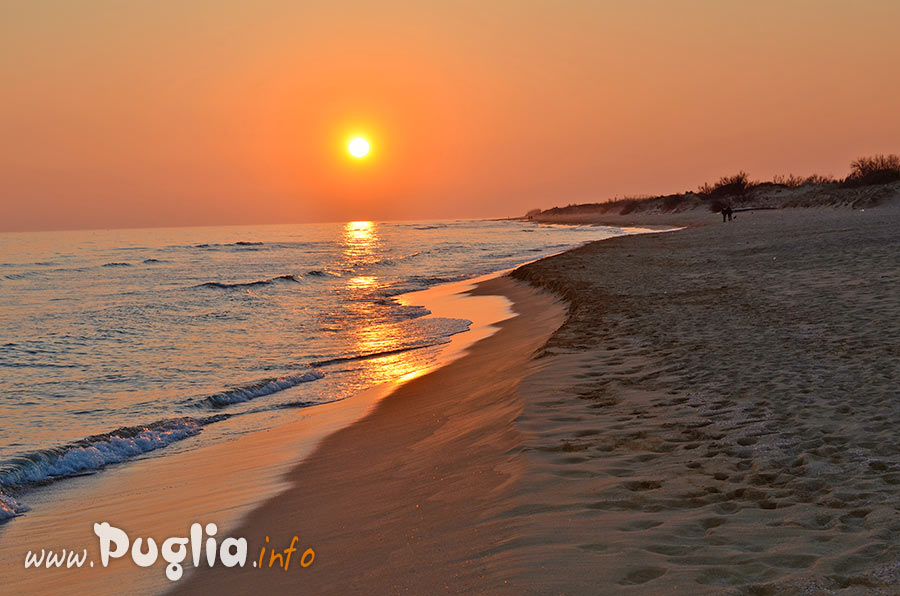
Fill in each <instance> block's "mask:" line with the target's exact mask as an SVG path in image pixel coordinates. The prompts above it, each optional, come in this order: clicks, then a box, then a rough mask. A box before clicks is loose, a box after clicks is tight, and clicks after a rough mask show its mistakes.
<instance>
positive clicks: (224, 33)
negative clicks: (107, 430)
mask: <svg viewBox="0 0 900 596" xmlns="http://www.w3.org/2000/svg"><path fill="white" fill-rule="evenodd" d="M898 22H900V2H896V1H895V0H860V1H856V2H850V1H840V2H838V1H831V0H810V1H800V0H781V1H772V2H769V1H752V2H751V1H747V2H739V1H737V0H657V1H653V0H633V1H628V2H626V1H621V2H614V1H606V0H594V1H586V0H581V1H578V0H553V1H549V0H548V1H536V0H478V1H469V0H442V1H437V0H434V1H430V2H428V1H421V0H420V1H415V2H414V1H411V0H380V1H379V2H363V1H359V0H304V1H297V0H293V1H276V0H256V1H253V2H250V1H246V2H237V1H232V0H216V1H212V0H210V1H177V2H176V1H169V0H154V1H144V0H134V1H131V2H121V1H120V0H91V1H88V0H82V1H73V0H58V1H54V0H38V1H34V2H17V1H13V0H0V139H2V140H0V231H30V230H53V229H101V228H121V227H151V226H184V225H223V224H262V223H293V222H298V223H299V222H320V221H347V220H400V219H446V218H470V217H506V216H516V215H521V214H523V213H525V212H526V211H527V210H529V209H532V208H538V207H540V208H548V207H553V206H555V205H566V204H569V203H578V202H596V201H603V200H606V199H610V198H614V197H621V196H635V195H649V194H658V193H670V192H681V191H685V190H691V189H696V187H697V186H698V185H700V184H701V183H703V182H706V181H714V180H716V179H718V178H719V177H720V176H722V175H726V174H732V173H734V172H736V171H738V170H741V169H743V170H746V171H747V172H749V173H750V174H751V176H752V177H753V178H758V179H768V178H771V176H772V175H773V174H787V173H794V174H803V175H806V174H811V173H819V174H832V175H836V176H842V175H845V174H846V173H847V171H848V169H849V168H848V165H849V163H850V161H852V160H853V159H855V158H856V157H859V156H861V155H867V154H872V153H892V152H893V153H897V152H900V118H898V117H897V108H898V106H900V77H898V76H897V64H900V43H898V41H897V31H896V29H897V27H896V25H897V23H898ZM354 136H363V137H365V138H366V139H367V140H368V141H369V143H370V145H371V152H370V153H369V155H368V156H367V157H366V158H365V159H354V158H352V157H351V156H350V155H349V153H348V152H347V143H348V142H349V140H350V139H351V138H353V137H354Z"/></svg>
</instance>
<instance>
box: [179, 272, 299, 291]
mask: <svg viewBox="0 0 900 596" xmlns="http://www.w3.org/2000/svg"><path fill="white" fill-rule="evenodd" d="M301 279H302V278H301V277H299V276H297V275H291V274H288V275H279V276H277V277H272V278H269V279H258V280H256V281H247V282H236V283H225V282H221V281H208V282H206V283H202V284H198V285H196V286H193V287H195V288H219V289H223V290H229V289H233V288H253V287H258V286H270V285H272V284H276V283H279V282H285V281H289V282H294V283H300V280H301Z"/></svg>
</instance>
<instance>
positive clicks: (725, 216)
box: [722, 205, 734, 223]
mask: <svg viewBox="0 0 900 596" xmlns="http://www.w3.org/2000/svg"><path fill="white" fill-rule="evenodd" d="M732 213H734V211H732V209H731V205H726V206H725V207H724V208H723V209H722V223H725V222H726V221H731V214H732Z"/></svg>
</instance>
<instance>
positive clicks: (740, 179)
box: [697, 170, 755, 198]
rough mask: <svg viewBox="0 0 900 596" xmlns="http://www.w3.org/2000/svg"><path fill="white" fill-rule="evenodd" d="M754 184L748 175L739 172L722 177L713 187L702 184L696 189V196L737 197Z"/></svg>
mask: <svg viewBox="0 0 900 596" xmlns="http://www.w3.org/2000/svg"><path fill="white" fill-rule="evenodd" d="M754 184H755V183H754V182H751V181H750V175H749V174H747V172H745V171H743V170H741V171H740V172H738V173H737V174H735V175H733V176H722V177H721V178H719V181H718V182H716V183H715V184H714V185H713V186H710V185H709V183H708V182H707V183H704V184H703V185H701V186H700V188H698V189H697V192H698V194H701V195H705V196H706V197H710V198H713V197H727V196H739V195H743V194H744V193H746V192H747V191H748V190H750V189H751V188H752V187H753V185H754Z"/></svg>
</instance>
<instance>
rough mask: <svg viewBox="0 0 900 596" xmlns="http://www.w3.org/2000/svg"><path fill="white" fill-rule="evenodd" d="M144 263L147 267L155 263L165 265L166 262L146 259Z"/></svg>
mask: <svg viewBox="0 0 900 596" xmlns="http://www.w3.org/2000/svg"><path fill="white" fill-rule="evenodd" d="M142 262H143V263H144V264H145V265H152V264H154V263H164V262H165V261H160V260H159V259H144V260H143V261H142Z"/></svg>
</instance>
